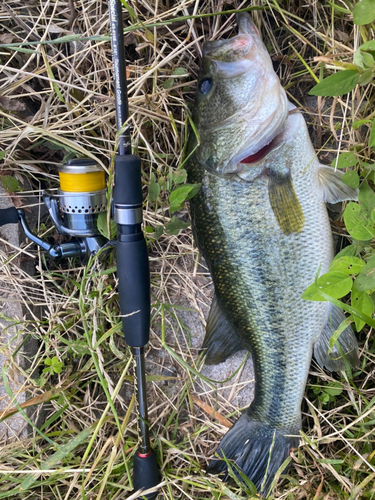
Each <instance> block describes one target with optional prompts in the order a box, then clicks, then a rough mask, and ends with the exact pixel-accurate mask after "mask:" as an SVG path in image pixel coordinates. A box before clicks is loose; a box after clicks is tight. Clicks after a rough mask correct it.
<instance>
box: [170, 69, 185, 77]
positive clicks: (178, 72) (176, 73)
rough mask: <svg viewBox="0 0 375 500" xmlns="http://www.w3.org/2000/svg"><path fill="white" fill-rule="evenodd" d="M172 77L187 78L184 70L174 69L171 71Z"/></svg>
mask: <svg viewBox="0 0 375 500" xmlns="http://www.w3.org/2000/svg"><path fill="white" fill-rule="evenodd" d="M172 75H173V76H189V75H188V73H187V71H186V69H185V68H176V69H175V70H173V73H172Z"/></svg>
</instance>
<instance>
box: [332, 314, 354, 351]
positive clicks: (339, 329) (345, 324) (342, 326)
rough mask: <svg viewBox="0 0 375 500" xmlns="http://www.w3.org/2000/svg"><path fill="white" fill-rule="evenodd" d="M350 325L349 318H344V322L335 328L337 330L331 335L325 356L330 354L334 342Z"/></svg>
mask: <svg viewBox="0 0 375 500" xmlns="http://www.w3.org/2000/svg"><path fill="white" fill-rule="evenodd" d="M351 323H352V319H351V318H350V317H349V318H345V319H344V321H342V322H341V323H340V324H339V326H338V327H337V329H336V330H335V331H334V332H333V333H332V335H331V337H330V339H329V342H328V345H329V349H328V352H327V354H331V353H332V351H333V348H334V346H335V344H336V342H337V341H338V339H339V337H340V335H341V334H342V333H343V332H344V331H345V330H346V329H347V328H348V326H349V325H350V324H351Z"/></svg>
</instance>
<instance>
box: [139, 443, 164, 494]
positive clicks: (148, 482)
mask: <svg viewBox="0 0 375 500" xmlns="http://www.w3.org/2000/svg"><path fill="white" fill-rule="evenodd" d="M159 483H160V474H159V468H158V464H157V462H156V456H155V453H154V452H153V451H152V450H151V452H150V453H149V454H148V455H147V456H142V455H140V454H139V453H138V451H137V452H136V453H135V455H134V468H133V484H134V491H138V490H140V489H142V490H148V489H149V488H153V487H154V486H156V485H157V484H159ZM157 496H158V492H157V491H155V492H154V493H149V494H147V495H142V494H140V495H139V498H144V497H146V498H147V500H154V499H155V498H156V497H157Z"/></svg>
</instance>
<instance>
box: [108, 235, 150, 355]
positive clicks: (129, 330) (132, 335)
mask: <svg viewBox="0 0 375 500" xmlns="http://www.w3.org/2000/svg"><path fill="white" fill-rule="evenodd" d="M120 237H121V236H120ZM123 238H124V239H125V238H126V239H127V240H128V241H121V240H119V239H118V240H117V245H116V248H117V277H118V280H119V285H118V293H119V298H120V308H121V316H122V325H123V330H124V335H125V340H126V343H127V344H128V345H129V346H130V347H143V346H145V345H146V344H147V342H148V339H149V331H150V271H149V265H148V255H147V245H146V241H145V239H144V237H143V233H138V234H137V235H124V236H123ZM133 238H134V240H135V241H131V240H132V239H133ZM135 238H139V239H137V240H136V239H135Z"/></svg>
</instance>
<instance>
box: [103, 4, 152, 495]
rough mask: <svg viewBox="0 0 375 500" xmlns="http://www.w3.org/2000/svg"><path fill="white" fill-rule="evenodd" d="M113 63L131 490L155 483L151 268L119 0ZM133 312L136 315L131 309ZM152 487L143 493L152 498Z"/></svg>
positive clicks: (113, 11)
mask: <svg viewBox="0 0 375 500" xmlns="http://www.w3.org/2000/svg"><path fill="white" fill-rule="evenodd" d="M109 14H110V22H111V42H112V62H113V76H114V84H115V97H116V121H117V130H118V134H119V136H118V141H119V147H118V150H119V154H117V155H116V156H115V185H114V190H113V201H114V220H115V222H116V224H117V277H118V280H119V297H120V307H121V315H122V324H123V329H124V334H125V340H126V342H127V344H128V345H129V346H130V348H131V351H132V353H133V356H134V364H135V387H136V395H137V404H138V415H139V418H138V426H139V435H140V440H141V443H140V446H139V448H138V450H137V451H136V453H135V455H134V468H133V482H134V489H135V490H139V489H141V488H142V489H148V488H152V487H154V486H156V485H157V484H158V483H159V470H158V466H157V463H156V457H155V454H154V452H153V450H152V449H151V446H150V436H149V423H148V414H147V398H146V378H145V360H144V346H145V345H146V344H147V342H148V340H149V333H150V271H149V263H148V254H147V245H146V240H145V238H144V235H143V232H142V227H141V224H142V184H141V160H140V158H138V157H137V156H134V155H132V154H131V153H132V151H131V141H130V127H129V125H128V124H127V123H126V122H127V120H128V116H129V110H128V95H127V81H126V63H125V46H124V30H123V23H122V11H121V2H120V0H109ZM134 313H135V314H134ZM156 496H157V492H155V493H151V494H149V495H146V498H147V499H149V500H152V499H154V498H156Z"/></svg>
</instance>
